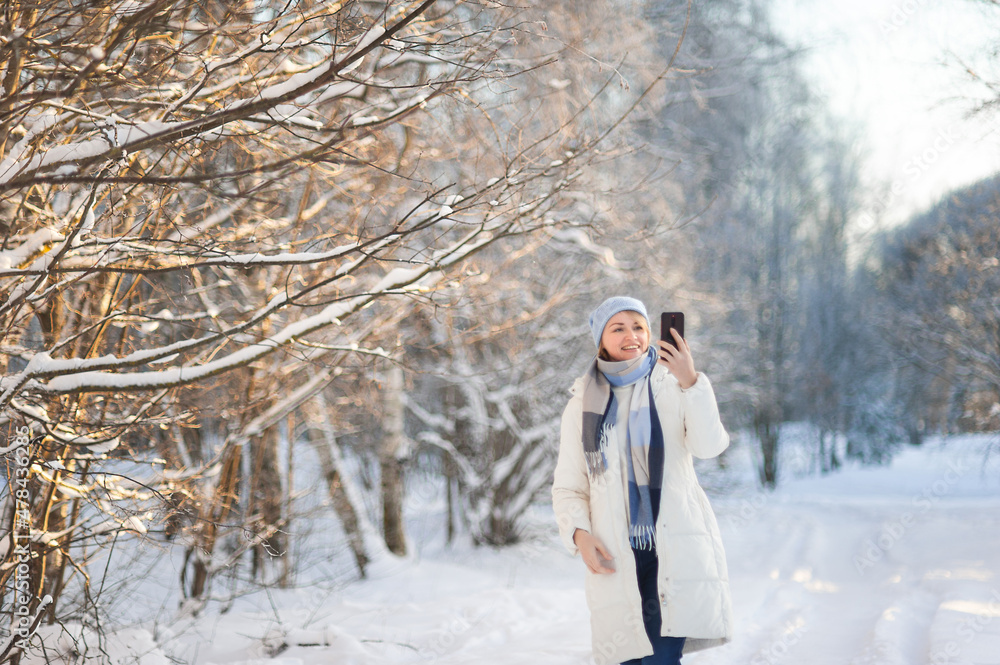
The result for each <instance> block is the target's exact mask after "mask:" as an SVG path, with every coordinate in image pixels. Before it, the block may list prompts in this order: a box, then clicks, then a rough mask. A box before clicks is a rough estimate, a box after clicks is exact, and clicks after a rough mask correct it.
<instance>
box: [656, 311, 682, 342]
mask: <svg viewBox="0 0 1000 665" xmlns="http://www.w3.org/2000/svg"><path fill="white" fill-rule="evenodd" d="M671 328H673V329H674V330H676V331H677V334H678V335H680V336H681V337H682V338H683V337H684V312H663V313H662V314H660V339H662V340H663V341H664V342H666V343H668V344H670V345H671V346H673V347H674V348H675V349H676V348H677V344H676V343H674V336H673V335H671V334H670V329H671Z"/></svg>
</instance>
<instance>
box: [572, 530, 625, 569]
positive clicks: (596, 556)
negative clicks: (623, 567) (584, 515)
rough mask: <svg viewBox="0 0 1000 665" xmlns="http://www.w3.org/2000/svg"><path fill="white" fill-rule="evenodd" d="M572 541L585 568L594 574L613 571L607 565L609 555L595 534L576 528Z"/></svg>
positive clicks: (608, 563) (609, 562) (609, 558)
mask: <svg viewBox="0 0 1000 665" xmlns="http://www.w3.org/2000/svg"><path fill="white" fill-rule="evenodd" d="M573 542H574V543H576V547H577V549H579V550H580V556H581V557H583V562H584V563H585V564H587V570H589V571H590V572H592V573H594V574H595V575H608V574H610V573H613V572H615V569H614V568H610V567H609V565H610V564H611V561H612V559H611V555H610V554H609V553H608V550H607V548H606V547H604V543H602V542H601V541H600V539H599V538H597V536H594V535H593V534H591V533H590V532H589V531H584V530H583V529H577V530H576V532H575V533H574V534H573Z"/></svg>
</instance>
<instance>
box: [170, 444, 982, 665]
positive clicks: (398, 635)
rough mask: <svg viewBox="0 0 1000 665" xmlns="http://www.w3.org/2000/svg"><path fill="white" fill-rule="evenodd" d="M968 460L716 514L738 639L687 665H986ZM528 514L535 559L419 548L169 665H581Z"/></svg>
mask: <svg viewBox="0 0 1000 665" xmlns="http://www.w3.org/2000/svg"><path fill="white" fill-rule="evenodd" d="M981 450H982V448H981V447H980V446H975V447H969V448H967V449H965V450H964V451H963V450H962V449H961V448H959V447H957V446H956V447H953V448H951V449H948V450H942V449H940V448H937V449H931V448H924V449H909V450H906V451H904V452H903V454H901V455H900V456H899V457H898V458H897V459H896V460H895V461H894V463H893V464H892V466H891V467H883V468H876V469H849V470H846V471H844V472H842V473H839V474H835V475H832V476H829V477H825V478H815V477H814V478H808V479H803V480H798V481H794V482H791V483H789V484H787V485H786V486H784V487H782V488H781V489H780V490H779V491H778V492H776V493H774V494H771V495H763V494H757V493H755V492H753V491H750V490H743V494H742V495H741V496H740V495H738V492H735V491H734V492H733V493H731V494H730V495H729V496H726V497H723V498H718V499H714V500H713V503H714V505H715V507H716V510H717V513H718V515H719V520H720V525H721V527H722V531H723V538H724V541H725V543H726V547H727V552H728V558H729V565H730V572H731V579H732V588H733V597H734V604H735V618H736V632H737V634H736V639H735V640H734V641H733V642H732V643H731V644H729V645H726V646H725V647H721V648H718V649H714V650H710V651H706V652H702V653H698V654H691V655H689V656H687V657H685V659H684V662H685V664H686V665H747V664H750V665H762V664H768V665H769V664H772V663H774V664H777V663H788V664H794V665H801V664H808V665H824V664H829V665H869V664H872V665H874V664H879V665H929V664H933V665H938V664H944V663H948V664H955V665H958V664H966V665H972V664H976V665H982V664H986V663H989V664H995V665H1000V620H998V619H1000V473H998V472H997V466H998V465H997V464H996V463H992V464H991V465H990V468H989V469H987V470H986V471H988V474H985V475H984V473H983V468H982V467H983V458H982V454H981ZM542 512H543V514H541V515H539V516H538V517H539V524H540V525H541V526H540V528H542V529H544V530H545V531H544V532H543V534H542V535H541V536H540V537H539V538H537V539H536V540H534V541H533V542H531V543H526V544H523V545H520V546H518V547H515V548H510V549H506V550H500V551H493V550H489V549H472V548H456V549H455V550H446V549H441V548H437V549H436V550H435V548H434V547H432V546H430V545H429V544H428V545H426V546H425V548H424V550H425V552H424V554H423V555H422V558H420V559H419V560H408V561H396V562H386V563H385V564H384V565H383V567H382V569H381V570H379V571H377V574H376V575H374V576H373V577H374V579H371V580H369V581H366V582H362V583H357V584H353V585H350V586H348V587H347V588H346V589H343V590H342V591H339V592H337V593H336V594H332V595H330V596H329V597H327V598H317V597H316V594H315V593H313V594H310V593H308V592H305V591H297V592H289V593H286V594H283V595H277V596H274V597H273V598H272V601H273V602H274V603H275V605H274V608H273V609H261V611H260V612H259V613H250V612H245V611H241V612H230V613H229V614H227V615H225V616H221V617H218V618H217V619H215V620H214V621H212V622H211V624H210V625H208V624H202V625H201V626H200V627H199V632H200V633H201V637H200V638H196V637H195V635H194V632H193V631H191V630H188V631H185V635H184V636H183V637H182V636H180V635H178V639H177V640H176V641H175V642H174V643H173V644H172V645H168V648H167V650H168V651H169V652H172V655H174V656H177V657H182V658H183V659H184V660H185V661H186V662H197V663H202V664H204V663H246V664H249V663H261V664H263V663H268V664H281V665H311V664H318V663H338V664H340V665H346V664H348V663H358V664H364V665H381V664H383V663H386V664H388V663H441V664H442V665H448V664H459V663H487V664H496V665H515V664H517V665H534V664H536V663H537V664H542V663H544V664H545V665H583V664H585V663H590V662H591V661H590V646H589V636H590V635H589V634H590V629H589V623H588V621H589V620H588V612H587V609H586V606H585V601H584V595H583V591H582V574H583V572H582V563H581V562H580V561H579V559H572V558H570V557H569V556H568V555H566V554H565V553H564V552H563V551H562V549H561V546H560V545H559V544H558V542H557V541H556V540H555V537H554V534H553V533H552V529H551V528H550V527H549V526H548V525H547V524H546V522H545V520H546V519H549V518H550V517H549V516H546V515H545V514H544V511H542ZM431 550H434V551H433V553H429V551H431ZM276 616H280V620H279V619H276ZM291 626H294V627H295V628H294V629H292V628H289V627H291ZM206 631H207V632H206ZM265 635H269V636H270V638H269V639H266V640H262V639H261V638H262V637H264V636H265ZM282 642H285V643H289V644H294V643H298V644H301V645H310V646H289V647H281V646H280V645H281V644H282ZM195 643H198V648H197V652H194V651H192V650H191V649H192V648H193V647H194V645H195Z"/></svg>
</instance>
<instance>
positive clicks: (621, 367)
mask: <svg viewBox="0 0 1000 665" xmlns="http://www.w3.org/2000/svg"><path fill="white" fill-rule="evenodd" d="M655 366H656V351H655V350H654V349H653V348H650V349H649V353H647V354H646V355H645V356H641V357H639V358H636V359H634V360H625V361H621V362H610V361H607V360H601V359H596V360H595V361H594V363H593V364H592V365H591V367H590V369H589V370H587V375H586V377H585V380H584V388H583V452H584V455H585V457H586V458H587V470H588V472H589V473H590V477H591V478H596V477H597V476H599V475H600V474H602V473H604V472H605V471H607V468H608V448H609V447H611V446H612V445H614V443H615V441H616V433H615V428H616V427H617V425H618V424H617V423H616V422H615V420H616V419H617V417H618V402H617V399H616V398H615V394H614V391H612V390H611V386H612V385H614V386H627V385H629V384H633V383H634V384H635V387H634V388H633V390H632V399H631V401H630V403H629V410H628V423H626V424H625V426H626V435H625V442H626V455H625V459H626V460H627V461H628V507H629V541H630V542H631V544H632V547H634V548H635V549H652V548H653V547H655V544H656V518H657V515H658V514H659V509H660V489H661V487H662V483H663V459H664V448H663V431H662V429H661V428H660V419H659V417H657V414H656V404H655V402H654V400H653V386H652V383H651V382H650V380H649V377H650V375H651V374H652V372H653V367H655Z"/></svg>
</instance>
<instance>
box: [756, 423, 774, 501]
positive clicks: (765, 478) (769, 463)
mask: <svg viewBox="0 0 1000 665" xmlns="http://www.w3.org/2000/svg"><path fill="white" fill-rule="evenodd" d="M773 416H774V414H773V413H772V412H771V410H770V409H766V408H764V409H760V410H758V411H757V413H756V414H755V416H754V431H755V432H756V433H757V439H758V440H759V441H760V452H761V455H762V456H763V461H762V463H761V466H760V469H759V470H758V472H759V474H760V484H761V485H763V486H764V487H766V488H768V489H774V488H775V486H776V485H777V484H778V435H779V430H780V425H779V421H778V420H777V419H775V418H774V417H773Z"/></svg>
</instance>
